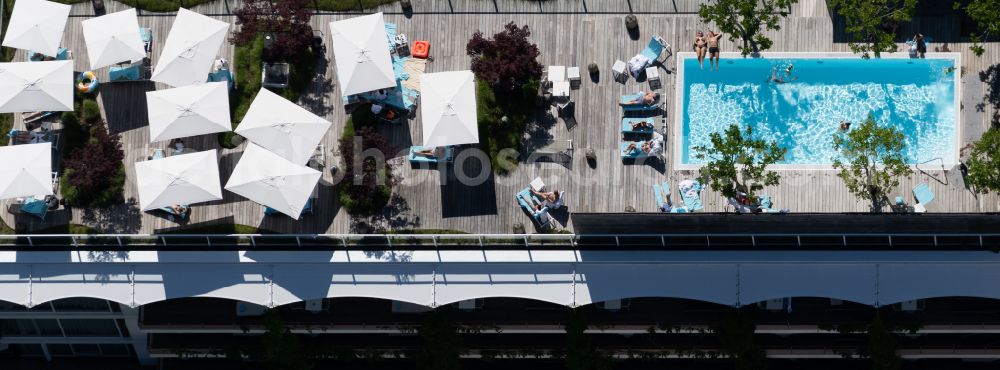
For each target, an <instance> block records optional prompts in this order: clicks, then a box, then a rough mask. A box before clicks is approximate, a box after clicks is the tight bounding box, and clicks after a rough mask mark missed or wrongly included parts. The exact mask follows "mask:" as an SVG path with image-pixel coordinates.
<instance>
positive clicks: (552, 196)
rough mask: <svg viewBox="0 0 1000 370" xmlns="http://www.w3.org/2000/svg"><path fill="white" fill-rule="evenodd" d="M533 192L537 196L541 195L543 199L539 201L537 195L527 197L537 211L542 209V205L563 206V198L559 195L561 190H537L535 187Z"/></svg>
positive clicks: (550, 206)
mask: <svg viewBox="0 0 1000 370" xmlns="http://www.w3.org/2000/svg"><path fill="white" fill-rule="evenodd" d="M531 194H533V195H534V196H535V197H539V198H541V199H542V201H541V202H539V201H538V200H536V199H535V197H527V198H528V204H531V206H532V207H534V208H535V210H536V211H541V210H542V207H549V208H559V207H561V206H562V199H561V198H560V196H559V194H560V192H559V190H553V191H535V190H534V189H532V190H531Z"/></svg>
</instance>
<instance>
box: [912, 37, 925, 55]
mask: <svg viewBox="0 0 1000 370" xmlns="http://www.w3.org/2000/svg"><path fill="white" fill-rule="evenodd" d="M913 43H914V44H916V45H917V57H918V58H920V59H924V54H926V53H927V43H926V42H924V35H923V34H922V33H918V34H916V35H913Z"/></svg>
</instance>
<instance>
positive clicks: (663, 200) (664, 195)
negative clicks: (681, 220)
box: [653, 181, 688, 213]
mask: <svg viewBox="0 0 1000 370" xmlns="http://www.w3.org/2000/svg"><path fill="white" fill-rule="evenodd" d="M653 196H654V197H656V209H657V210H659V211H660V212H669V213H687V212H688V210H687V207H674V206H673V203H672V202H670V183H669V182H666V181H664V182H663V184H660V185H657V184H653Z"/></svg>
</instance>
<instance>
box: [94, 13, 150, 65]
mask: <svg viewBox="0 0 1000 370" xmlns="http://www.w3.org/2000/svg"><path fill="white" fill-rule="evenodd" d="M80 25H81V26H83V39H84V40H85V41H86V42H87V56H88V57H90V68H92V69H97V68H101V67H107V66H109V65H112V64H116V63H121V62H126V61H133V60H140V59H142V58H145V57H146V49H145V48H144V47H143V45H142V36H140V35H139V18H138V17H137V16H136V14H135V9H129V10H123V11H120V12H117V13H111V14H107V15H102V16H100V17H96V18H90V19H87V20H84V21H82V22H80Z"/></svg>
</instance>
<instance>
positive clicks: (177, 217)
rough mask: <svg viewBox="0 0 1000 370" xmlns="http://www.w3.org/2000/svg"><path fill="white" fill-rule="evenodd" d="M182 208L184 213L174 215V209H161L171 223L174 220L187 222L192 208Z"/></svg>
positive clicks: (185, 205) (184, 205) (186, 206)
mask: <svg viewBox="0 0 1000 370" xmlns="http://www.w3.org/2000/svg"><path fill="white" fill-rule="evenodd" d="M181 207H184V212H183V213H181V214H177V213H174V209H173V208H171V207H163V208H160V210H161V211H163V212H166V213H167V219H168V220H170V221H174V220H177V221H183V220H187V218H188V215H189V214H191V206H189V205H187V204H182V205H181Z"/></svg>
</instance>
